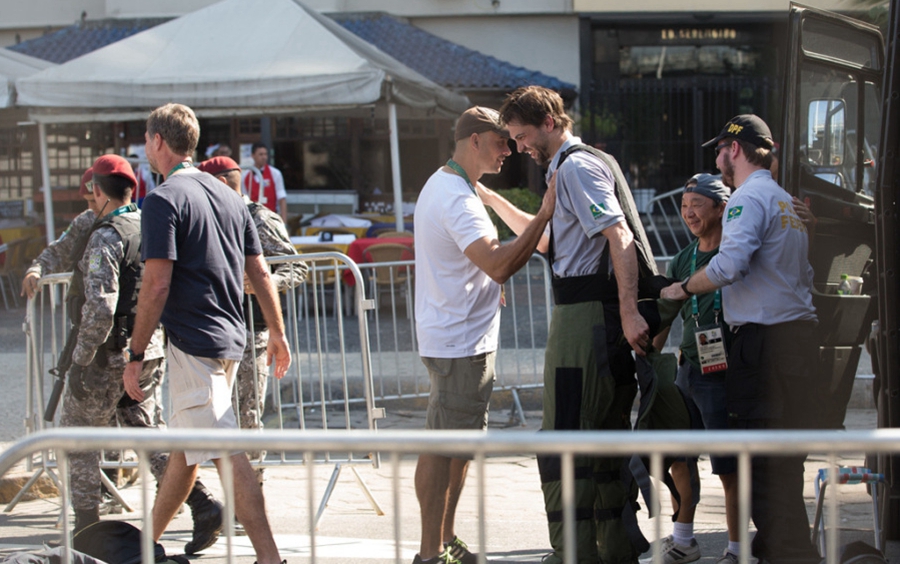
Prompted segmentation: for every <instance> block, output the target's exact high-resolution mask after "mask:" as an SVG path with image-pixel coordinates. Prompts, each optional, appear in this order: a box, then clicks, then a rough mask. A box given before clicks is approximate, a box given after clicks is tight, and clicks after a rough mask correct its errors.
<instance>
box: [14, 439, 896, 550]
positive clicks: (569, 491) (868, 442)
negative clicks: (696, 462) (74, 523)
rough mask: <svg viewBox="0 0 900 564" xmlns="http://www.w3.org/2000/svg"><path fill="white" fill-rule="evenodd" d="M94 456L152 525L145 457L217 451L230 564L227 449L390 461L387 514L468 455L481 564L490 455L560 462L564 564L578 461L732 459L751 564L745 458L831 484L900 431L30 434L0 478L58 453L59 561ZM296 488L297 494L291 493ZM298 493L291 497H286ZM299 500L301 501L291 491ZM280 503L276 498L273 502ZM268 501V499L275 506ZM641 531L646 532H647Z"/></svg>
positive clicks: (831, 521) (659, 464) (833, 545)
mask: <svg viewBox="0 0 900 564" xmlns="http://www.w3.org/2000/svg"><path fill="white" fill-rule="evenodd" d="M102 448H114V449H116V448H118V449H126V448H132V449H135V450H136V451H137V452H138V454H139V459H140V460H141V464H140V473H141V476H142V480H141V488H142V490H141V496H142V503H141V505H142V514H143V520H144V523H145V524H146V523H150V522H151V521H150V484H149V482H150V480H148V479H147V477H149V475H150V473H149V465H148V463H147V460H148V456H147V455H148V454H149V453H150V452H154V451H167V450H179V451H183V450H207V451H208V450H220V451H221V453H222V458H223V460H225V461H226V463H225V464H224V468H223V476H225V477H226V479H224V480H223V487H224V489H225V500H226V508H225V512H224V515H225V516H226V547H227V548H226V550H227V561H228V563H229V564H232V563H233V562H234V554H233V550H232V542H233V537H234V535H233V530H234V528H233V518H234V517H233V516H234V511H233V507H232V505H233V502H234V491H233V482H232V480H231V479H229V478H228V476H230V471H229V469H230V464H228V463H227V461H228V453H229V452H233V451H235V450H259V449H269V450H278V451H282V452H294V453H299V454H302V455H303V458H311V457H313V456H314V455H315V453H317V452H344V451H347V452H353V451H360V450H372V451H374V452H380V453H382V454H383V455H385V454H389V455H390V460H391V476H390V481H391V489H392V493H393V496H394V499H395V504H394V506H395V508H399V503H398V500H399V487H400V486H399V478H398V476H399V466H400V457H401V455H408V454H421V453H431V454H441V455H445V456H453V455H465V456H467V457H473V460H474V467H475V468H474V471H475V472H476V474H477V478H476V481H477V483H476V486H475V487H476V488H477V492H478V494H477V495H478V497H479V501H478V511H477V513H478V531H479V535H478V538H479V546H480V547H481V551H480V554H479V559H480V561H481V562H485V560H484V558H485V554H486V552H487V551H488V548H489V547H487V546H486V539H487V535H486V529H487V527H488V520H487V519H486V518H485V503H484V497H485V495H484V494H485V491H486V488H485V475H486V473H485V462H486V457H488V456H493V455H512V454H516V455H518V454H522V453H528V454H530V455H544V456H559V457H560V458H561V469H562V472H561V478H562V486H561V488H562V503H563V510H562V514H563V531H564V535H563V536H564V546H565V549H564V550H565V562H566V564H574V562H575V557H576V554H575V552H576V551H575V495H574V493H575V491H574V490H575V486H574V480H575V476H574V474H575V472H574V459H575V457H576V456H592V457H596V456H632V455H641V456H649V458H650V474H651V476H652V477H654V478H656V480H657V482H662V476H663V458H664V456H688V455H698V454H700V453H710V454H714V455H736V456H737V458H738V507H739V510H738V512H739V520H738V522H739V527H740V530H739V535H740V542H741V553H740V555H739V562H740V563H741V564H748V562H749V559H750V542H749V534H750V533H749V523H750V493H751V492H750V484H751V457H752V456H757V455H771V456H780V455H793V454H796V453H813V454H820V453H821V454H825V455H826V460H827V467H828V468H829V471H828V474H829V480H830V481H831V482H832V483H837V481H838V468H837V459H838V455H839V454H856V453H860V452H866V453H879V454H887V453H890V454H895V453H898V452H900V430H898V429H878V430H871V431H807V430H769V431H699V432H698V431H640V432H629V431H581V432H576V433H573V432H565V431H547V432H542V433H537V434H534V433H512V432H488V433H482V432H477V431H430V432H422V431H394V430H389V431H381V432H378V433H376V432H374V431H358V432H353V433H329V432H328V431H326V430H308V431H301V430H282V431H270V432H266V433H247V432H241V431H236V430H222V429H196V430H188V429H178V430H171V431H170V432H168V433H159V432H154V431H150V430H146V429H140V430H139V429H120V430H114V429H54V430H48V431H42V432H39V433H35V434H32V435H29V436H27V437H25V438H23V439H22V440H20V441H18V442H17V443H15V444H13V445H12V446H11V447H10V448H8V449H7V450H6V451H5V452H3V453H0V476H2V475H3V474H4V473H5V472H7V471H8V470H9V469H10V468H12V466H13V465H14V464H15V463H16V462H17V461H19V460H20V459H21V458H23V457H33V456H35V455H36V454H37V453H40V452H46V451H55V452H57V455H58V458H59V462H60V473H61V487H60V491H61V495H62V505H63V519H62V528H63V538H62V546H63V549H64V551H65V555H64V556H65V561H67V562H68V561H71V559H70V556H71V554H70V550H71V527H70V522H69V515H68V501H67V500H66V492H67V490H68V477H67V476H66V473H65V469H66V464H67V453H68V452H71V451H78V450H99V449H102ZM313 468H314V466H313V465H307V469H308V474H307V479H308V489H307V492H306V495H307V496H308V500H310V502H309V505H308V506H307V515H306V521H307V522H308V526H309V543H310V547H309V550H310V555H311V561H312V562H315V561H316V543H317V540H316V521H317V519H316V517H315V516H314V507H313V504H312V499H313ZM299 489H301V490H302V488H299ZM829 490H830V492H831V493H830V495H829V498H828V503H827V505H828V513H827V515H826V519H827V524H828V527H827V529H826V547H827V548H826V562H827V563H828V564H837V562H838V541H839V538H838V524H839V518H838V511H837V510H838V498H837V488H830V489H829ZM293 491H296V490H292V492H293ZM296 493H297V495H300V493H302V492H299V491H297V492H296ZM279 499H280V498H279ZM273 501H274V500H273ZM659 502H660V495H659V490H658V489H654V494H653V499H651V502H650V504H651V506H654V507H655V506H658V505H659ZM393 529H394V530H393V534H394V538H393V541H394V547H395V558H394V560H395V562H401V554H400V546H401V542H402V540H401V532H400V515H399V509H398V512H396V513H395V515H394V525H393ZM652 529H653V530H652V532H651V533H650V535H649V536H650V537H651V538H652V539H660V538H662V519H661V518H656V519H655V522H654V523H653V524H652ZM645 532H649V531H646V530H645ZM142 535H143V536H142V541H143V543H142V546H143V564H150V563H152V561H153V551H152V549H151V547H152V538H151V535H152V531H151V527H148V526H144V527H143V532H142ZM651 550H652V562H653V564H659V563H660V562H661V561H662V554H661V543H654V544H653V545H652V549H651Z"/></svg>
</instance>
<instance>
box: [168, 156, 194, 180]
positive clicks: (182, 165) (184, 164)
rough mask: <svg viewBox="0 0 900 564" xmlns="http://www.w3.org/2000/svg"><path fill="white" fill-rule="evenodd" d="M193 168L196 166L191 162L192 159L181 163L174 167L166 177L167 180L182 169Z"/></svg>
mask: <svg viewBox="0 0 900 564" xmlns="http://www.w3.org/2000/svg"><path fill="white" fill-rule="evenodd" d="M192 166H194V163H192V162H191V161H190V159H188V160H186V161H181V162H180V163H178V164H177V165H175V166H173V167H172V170H170V171H169V174H167V175H166V178H169V177H170V176H172V175H173V174H175V173H176V172H178V171H179V170H181V169H184V168H191V167H192Z"/></svg>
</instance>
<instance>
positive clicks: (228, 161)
mask: <svg viewBox="0 0 900 564" xmlns="http://www.w3.org/2000/svg"><path fill="white" fill-rule="evenodd" d="M197 168H199V169H200V170H202V171H203V172H208V173H209V174H211V175H213V176H216V175H218V174H222V173H223V172H230V171H232V170H241V167H240V165H239V164H237V163H236V162H234V159H232V158H231V157H213V158H211V159H206V160H205V161H203V162H202V163H200V164H199V165H197Z"/></svg>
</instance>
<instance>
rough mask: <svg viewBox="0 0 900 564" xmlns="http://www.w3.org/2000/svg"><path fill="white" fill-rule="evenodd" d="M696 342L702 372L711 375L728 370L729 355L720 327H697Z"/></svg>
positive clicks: (716, 325) (695, 332)
mask: <svg viewBox="0 0 900 564" xmlns="http://www.w3.org/2000/svg"><path fill="white" fill-rule="evenodd" d="M694 340H696V341H697V356H698V357H700V371H701V372H703V373H704V374H711V373H713V372H719V371H721V370H725V369H726V368H728V353H726V352H725V339H724V338H723V334H722V327H721V326H720V325H718V324H715V325H703V326H702V327H697V329H696V330H695V331H694Z"/></svg>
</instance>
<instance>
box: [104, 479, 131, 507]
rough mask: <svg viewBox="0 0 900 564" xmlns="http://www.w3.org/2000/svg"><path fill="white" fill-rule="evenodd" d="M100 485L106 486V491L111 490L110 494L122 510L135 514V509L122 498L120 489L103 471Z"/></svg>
mask: <svg viewBox="0 0 900 564" xmlns="http://www.w3.org/2000/svg"><path fill="white" fill-rule="evenodd" d="M100 483H101V484H103V485H104V486H106V489H107V490H109V493H110V494H111V495H112V496H113V497H114V498H115V499H116V501H118V502H119V503H120V504H121V505H122V508H123V509H124V510H125V511H127V512H129V513H134V508H133V507H131V506H130V505H128V502H127V501H125V499H124V498H123V497H122V494H121V493H120V492H119V488H117V487H116V485H115V484H113V483H112V480H110V479H109V476H107V475H106V472H104V471H103V470H102V469H101V470H100Z"/></svg>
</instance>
